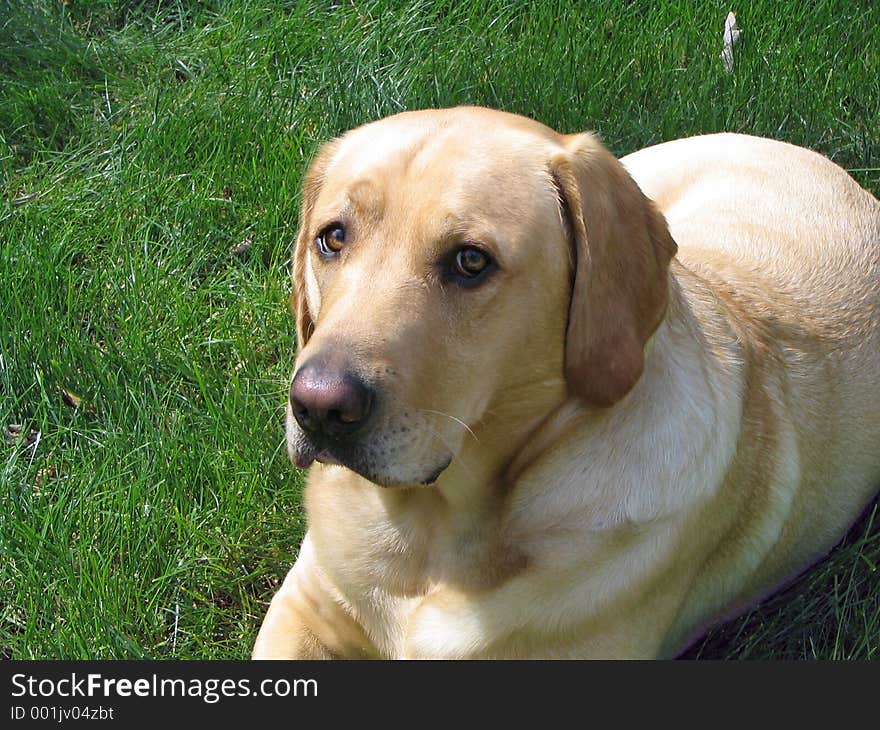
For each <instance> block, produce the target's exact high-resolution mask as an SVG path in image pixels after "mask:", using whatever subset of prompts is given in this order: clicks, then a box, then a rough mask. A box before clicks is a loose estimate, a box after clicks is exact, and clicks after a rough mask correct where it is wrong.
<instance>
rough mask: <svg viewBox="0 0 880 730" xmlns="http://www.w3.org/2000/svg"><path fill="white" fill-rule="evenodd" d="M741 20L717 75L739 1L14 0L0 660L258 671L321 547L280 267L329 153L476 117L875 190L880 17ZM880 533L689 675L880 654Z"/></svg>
mask: <svg viewBox="0 0 880 730" xmlns="http://www.w3.org/2000/svg"><path fill="white" fill-rule="evenodd" d="M743 5H745V7H743V8H742V9H741V10H740V12H739V13H738V18H739V24H740V26H741V27H742V28H743V29H744V37H743V43H742V45H741V46H740V47H739V53H738V55H737V67H736V69H735V72H734V73H733V74H727V73H725V72H724V71H723V69H722V66H721V63H720V60H719V52H720V37H721V28H722V24H723V21H724V18H725V16H726V14H727V11H728V9H729V8H728V6H727V4H723V3H689V2H684V1H683V0H667V1H665V2H656V3H631V4H628V5H625V4H624V3H619V2H589V3H588V2H576V3H549V2H547V3H530V4H526V3H521V2H501V1H500V0H495V1H494V2H479V3H478V2H473V1H467V0H465V1H461V2H434V3H430V2H419V3H413V4H411V5H409V6H407V7H400V6H399V4H397V3H391V2H387V1H384V0H363V1H362V2H339V3H329V2H313V3H304V2H253V3H246V2H239V3H235V2H220V1H219V0H218V1H217V2H183V0H177V2H161V1H159V0H154V1H148V0H141V1H139V2H138V1H135V0H132V1H130V2H124V1H123V0H104V1H100V0H95V1H94V2H76V0H71V2H69V3H67V4H65V3H61V2H50V1H49V0H45V1H44V2H38V1H37V0H31V1H30V2H27V1H25V0H22V1H21V2H10V1H9V0H0V283H2V285H3V286H2V291H0V426H3V427H4V428H5V429H6V431H7V434H8V438H7V439H6V441H5V442H0V652H2V655H5V656H11V657H15V658H22V659H24V658H69V659H78V658H125V657H157V658H162V657H181V658H235V657H244V656H246V655H247V654H248V652H249V649H250V646H251V644H252V641H253V637H254V635H255V632H256V629H257V627H258V625H259V621H260V618H261V616H262V614H263V612H264V611H265V607H266V602H267V600H268V599H269V597H270V596H271V594H272V592H273V589H274V588H275V587H276V585H277V582H278V580H279V579H280V578H281V577H283V575H284V572H285V571H286V569H287V567H288V566H289V564H290V563H291V562H292V560H293V557H294V556H295V554H296V549H297V545H298V542H299V539H300V537H301V535H302V531H303V517H302V509H301V501H300V491H301V484H302V482H301V476H300V475H298V474H296V473H295V472H294V470H293V469H292V467H290V465H289V464H288V463H287V461H286V458H285V454H284V449H283V426H282V421H283V418H282V416H283V403H284V398H285V392H286V387H285V383H286V379H287V377H288V374H289V369H290V366H291V363H292V361H293V356H294V352H295V338H294V329H293V323H292V320H291V318H290V316H289V314H288V312H287V297H288V293H289V283H288V258H289V253H290V246H291V242H292V239H293V236H294V233H295V230H296V225H297V217H298V196H299V192H298V191H299V183H300V180H301V177H302V174H303V171H304V168H305V166H306V164H307V162H308V160H309V158H310V156H311V155H312V154H313V152H314V150H315V149H316V147H317V146H318V145H319V144H320V143H321V142H322V141H323V140H325V139H326V138H327V137H329V136H331V135H333V134H336V133H339V132H341V131H343V130H345V129H347V128H349V127H352V126H354V125H357V124H360V123H362V122H366V121H369V120H373V119H376V118H377V117H380V116H383V115H386V114H389V113H393V112H395V111H398V110H401V109H408V108H418V107H425V106H448V105H453V104H459V103H472V104H483V105H487V106H494V107H499V108H503V109H507V110H510V111H514V112H518V113H522V114H528V115H532V116H534V117H536V118H538V119H540V120H542V121H544V122H546V123H548V124H550V125H552V126H554V127H556V128H558V129H561V130H564V131H577V130H583V129H595V130H598V131H599V132H600V133H601V135H602V136H603V138H604V139H605V141H606V143H607V144H608V146H609V147H610V148H611V149H612V150H613V151H614V152H616V153H618V154H623V153H625V152H628V151H631V150H634V149H637V148H639V147H642V146H644V145H647V144H650V143H654V142H659V141H662V140H667V139H672V138H675V137H680V136H685V135H689V134H695V133H701V132H712V131H720V130H734V131H742V132H749V133H754V134H762V135H767V136H772V137H776V138H778V139H784V140H787V141H790V142H794V143H798V144H803V145H807V146H810V147H813V148H815V149H818V150H820V151H821V152H823V153H825V154H826V155H828V156H830V157H831V158H832V159H834V160H835V161H837V162H838V163H840V164H841V165H843V166H844V167H846V168H848V169H850V170H851V171H852V172H853V175H854V176H855V177H856V178H857V179H858V180H859V182H861V183H862V184H863V185H865V186H867V187H868V188H870V189H872V190H873V191H874V192H875V194H877V193H878V191H880V35H878V33H877V28H880V4H877V3H874V2H870V1H865V2H821V0H820V1H817V2H811V3H805V2H802V1H786V2H771V1H770V0H766V1H764V2H761V1H755V2H751V3H744V4H743ZM734 9H736V8H734ZM13 425H20V426H21V433H19V435H18V436H16V435H15V434H14V433H13V432H14V431H15V429H14V428H11V427H12V426H13ZM31 433H32V436H31V438H30V439H27V438H26V437H27V436H28V434H31ZM878 522H880V515H877V514H876V513H871V512H870V511H869V513H868V514H867V515H866V517H865V518H864V519H863V520H862V521H861V522H860V523H859V525H858V526H857V527H856V528H854V530H853V531H852V533H851V535H850V537H849V538H848V541H847V543H846V544H845V546H844V547H842V548H841V549H839V550H837V551H836V552H835V553H834V554H833V555H832V557H831V558H830V560H828V561H826V562H824V563H823V564H821V565H820V566H817V567H816V568H814V569H813V570H812V571H810V572H809V573H808V574H807V575H806V576H805V577H804V578H803V579H801V580H799V581H798V582H797V583H796V584H795V585H794V586H793V587H792V588H790V589H789V590H788V591H786V592H785V593H783V594H781V595H779V596H776V597H774V598H772V599H770V600H769V601H767V602H766V603H765V605H764V606H762V607H760V608H759V609H757V610H756V611H753V612H752V613H751V614H749V615H748V616H746V617H744V618H741V619H739V620H736V621H734V622H732V623H731V624H728V625H727V626H725V627H723V628H721V629H718V630H716V631H715V632H713V633H712V634H711V635H710V636H709V637H708V638H706V639H705V640H704V641H701V642H700V643H698V644H697V645H696V646H695V647H694V648H693V649H692V650H691V652H690V654H689V655H690V656H697V655H699V656H704V657H779V658H782V657H785V658H801V657H823V658H831V657H834V658H870V657H877V656H878V655H880V574H878V572H877V568H876V566H877V564H878V563H880V527H878Z"/></svg>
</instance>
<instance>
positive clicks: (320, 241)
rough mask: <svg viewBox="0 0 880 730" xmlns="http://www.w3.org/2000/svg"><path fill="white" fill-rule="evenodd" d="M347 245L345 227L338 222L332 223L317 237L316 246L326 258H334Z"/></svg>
mask: <svg viewBox="0 0 880 730" xmlns="http://www.w3.org/2000/svg"><path fill="white" fill-rule="evenodd" d="M344 245H345V229H344V228H343V227H342V226H341V225H339V224H338V223H332V224H331V225H329V226H327V227H326V228H325V229H324V230H322V231H321V232H320V233H319V234H318V235H317V237H316V238H315V248H317V249H318V253H319V254H321V256H323V257H324V258H327V259H329V258H332V257H333V256H335V255H336V254H338V253H339V252H340V251H341V250H342V247H343V246H344Z"/></svg>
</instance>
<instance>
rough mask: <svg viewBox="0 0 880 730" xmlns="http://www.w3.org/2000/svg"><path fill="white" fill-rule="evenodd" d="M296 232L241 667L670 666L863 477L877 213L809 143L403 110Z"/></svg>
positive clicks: (874, 344) (792, 569)
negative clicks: (256, 607)
mask: <svg viewBox="0 0 880 730" xmlns="http://www.w3.org/2000/svg"><path fill="white" fill-rule="evenodd" d="M301 225H302V228H301V231H300V234H299V238H298V240H297V244H296V252H295V257H294V258H295V261H294V267H293V283H294V293H293V302H292V303H293V307H294V309H295V312H296V318H297V327H298V334H299V342H300V350H299V355H298V357H297V360H296V366H295V368H294V373H293V378H292V381H291V386H290V402H289V405H288V418H287V442H288V448H289V453H290V457H291V459H292V460H293V461H294V462H295V463H296V464H297V465H298V466H300V467H306V466H309V465H312V463H313V462H317V463H315V464H314V466H312V468H311V471H310V474H309V479H308V486H307V489H306V495H305V504H306V510H307V516H308V532H307V534H306V537H305V539H304V541H303V543H302V547H301V549H300V552H299V556H298V558H297V561H296V564H295V565H294V566H293V569H292V570H291V571H290V573H289V574H288V576H287V579H286V580H285V581H284V584H283V586H282V587H281V589H280V590H279V591H278V593H277V595H276V596H275V597H274V599H273V600H272V603H271V605H270V607H269V611H268V614H267V616H266V618H265V621H264V623H263V625H262V628H261V630H260V633H259V636H258V638H257V641H256V645H255V647H254V656H255V657H260V658H277V657H296V658H317V657H328V658H330V657H353V658H363V657H388V658H391V657H434V658H493V657H513V658H517V657H566V658H569V657H657V656H661V657H662V656H672V655H675V654H676V652H678V651H680V650H681V649H682V648H683V647H685V646H686V645H687V643H688V642H689V641H691V640H693V639H694V638H695V637H696V635H698V634H699V633H700V632H701V631H703V630H704V629H705V628H706V626H708V625H709V624H711V623H712V622H714V621H717V620H719V619H720V618H722V617H725V616H730V615H733V614H735V613H736V612H738V611H741V610H742V609H743V607H745V606H747V605H748V604H750V603H753V602H754V601H756V600H757V599H759V598H760V597H761V596H763V595H766V594H767V593H768V592H770V591H772V590H774V589H776V588H777V587H778V586H780V584H782V583H783V582H785V581H786V580H787V579H790V578H791V577H793V576H794V575H796V574H797V573H798V572H799V571H801V570H803V569H804V568H805V567H807V566H809V565H810V563H811V562H813V561H815V560H816V559H817V558H819V557H820V556H821V555H822V554H823V553H825V552H827V551H828V550H829V548H831V547H832V546H833V545H834V543H835V541H837V540H838V539H840V537H841V536H842V535H843V534H844V532H845V530H846V529H847V527H848V526H849V525H850V524H851V523H852V522H853V520H854V519H855V518H856V517H857V516H858V514H859V512H860V510H862V509H863V508H864V506H865V505H866V503H867V502H868V501H869V500H870V498H871V495H872V494H873V493H874V492H875V491H876V489H877V487H878V486H880V204H878V201H877V200H876V199H875V198H874V197H873V196H871V195H870V194H869V193H867V192H866V191H864V190H863V189H861V188H860V187H859V186H858V185H857V184H856V183H855V182H853V180H852V179H851V178H850V177H849V176H848V175H847V174H846V173H845V172H844V171H843V170H842V169H840V168H839V167H837V166H836V165H834V164H832V163H831V162H829V161H828V160H827V159H825V158H823V157H821V156H820V155H818V154H816V153H814V152H810V151H807V150H804V149H800V148H798V147H793V146H791V145H788V144H783V143H780V142H774V141H771V140H767V139H758V138H753V137H747V136H741V135H735V134H719V135H709V136H702V137H694V138H690V139H684V140H679V141H676V142H669V143H666V144H661V145H658V146H655V147H651V148H648V149H645V150H642V151H640V152H637V153H635V154H633V155H630V156H628V157H625V158H623V159H622V160H620V161H618V160H617V159H615V158H614V157H613V156H612V155H611V154H610V153H609V152H608V151H607V150H606V149H605V148H604V147H603V146H602V145H601V144H600V143H599V141H598V140H597V139H596V137H594V136H593V135H591V134H575V135H562V134H558V133H556V132H555V131H553V130H551V129H549V128H547V127H545V126H543V125H541V124H539V123H537V122H534V121H532V120H530V119H526V118H523V117H519V116H515V115H512V114H507V113H503V112H497V111H491V110H487V109H478V108H456V109H447V110H431V111H416V112H407V113H403V114H399V115H396V116H393V117H390V118H388V119H385V120H382V121H379V122H376V123H373V124H368V125H366V126H364V127H360V128H358V129H355V130H354V131H352V132H349V133H348V134H345V135H344V136H342V137H341V138H339V139H336V140H333V141H331V142H330V143H328V144H327V145H325V146H324V148H323V149H322V150H321V152H320V154H319V155H318V156H317V159H316V160H315V162H314V164H313V165H312V168H311V170H310V172H309V174H308V177H307V178H306V181H305V187H304V192H303V213H302V220H301Z"/></svg>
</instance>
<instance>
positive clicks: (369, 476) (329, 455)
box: [287, 438, 452, 488]
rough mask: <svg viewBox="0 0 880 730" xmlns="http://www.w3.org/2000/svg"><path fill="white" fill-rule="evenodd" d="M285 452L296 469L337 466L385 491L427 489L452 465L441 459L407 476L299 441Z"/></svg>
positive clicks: (403, 471)
mask: <svg viewBox="0 0 880 730" xmlns="http://www.w3.org/2000/svg"><path fill="white" fill-rule="evenodd" d="M287 452H288V456H289V457H290V461H291V462H293V464H295V465H296V466H297V467H299V468H300V469H307V468H309V467H310V466H311V465H312V464H313V463H314V462H316V461H317V462H318V463H319V464H325V465H327V466H341V467H344V468H346V469H349V470H351V471H353V472H354V473H355V474H358V475H360V476H361V477H363V478H364V479H366V480H367V481H370V482H372V483H373V484H376V485H377V486H380V487H385V488H401V487H430V486H432V485H433V484H435V483H436V482H437V480H438V479H439V478H440V475H441V474H442V473H443V472H444V471H445V470H446V467H448V466H449V464H450V463H451V462H452V456H451V455H444V456H442V457H441V460H440V461H439V463H435V464H433V465H432V466H431V467H429V468H424V469H419V470H418V471H417V472H416V473H407V472H409V470H407V469H401V468H400V467H392V468H390V469H383V468H381V467H380V468H377V467H376V466H375V465H373V464H370V463H369V462H368V461H366V460H364V459H362V458H359V457H358V455H356V454H352V455H343V454H339V453H335V452H334V451H333V450H331V449H327V448H324V449H319V448H318V447H317V446H315V445H314V444H311V443H309V442H308V440H307V439H303V438H298V439H293V440H291V441H289V442H288V445H287Z"/></svg>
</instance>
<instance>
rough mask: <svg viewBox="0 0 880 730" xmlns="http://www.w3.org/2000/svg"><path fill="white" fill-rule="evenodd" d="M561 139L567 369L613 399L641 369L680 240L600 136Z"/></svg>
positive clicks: (602, 400)
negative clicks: (569, 280) (569, 265)
mask: <svg viewBox="0 0 880 730" xmlns="http://www.w3.org/2000/svg"><path fill="white" fill-rule="evenodd" d="M562 140H563V144H564V147H565V151H564V152H561V153H560V154H558V155H557V156H556V157H555V158H554V159H553V160H552V161H551V171H552V174H553V177H554V179H555V181H556V185H557V186H558V188H559V193H560V197H561V202H562V204H563V208H564V214H565V216H564V217H565V218H566V221H567V223H568V226H569V229H570V234H571V237H572V239H573V245H574V256H575V273H574V285H573V289H572V295H571V304H570V307H569V315H568V331H567V334H566V342H565V377H566V380H567V381H568V385H569V388H570V389H571V391H572V392H573V393H575V394H576V395H578V396H579V397H580V398H582V399H583V400H584V401H586V402H587V403H590V404H592V405H596V406H603V407H604V406H610V405H612V404H614V403H616V402H617V401H618V400H620V399H621V398H623V396H625V395H626V394H627V393H628V392H629V391H630V390H631V389H632V387H633V386H634V385H635V384H636V382H637V381H638V379H639V377H641V374H642V369H643V367H644V348H645V344H646V343H647V341H648V339H649V338H650V336H651V335H652V334H653V333H654V330H656V329H657V327H658V325H659V324H660V322H661V320H662V319H663V316H664V314H665V312H666V303H667V298H668V288H669V285H668V274H669V261H670V259H671V258H672V257H673V256H674V255H675V252H676V249H677V246H676V244H675V241H673V240H672V236H670V235H669V230H668V228H667V226H666V220H665V219H664V218H663V216H662V214H661V213H660V212H659V211H658V210H657V209H656V208H655V207H654V204H653V203H652V202H651V201H650V200H649V199H648V198H646V197H645V195H644V194H643V193H642V191H641V190H639V187H638V185H636V183H635V181H634V180H633V179H632V178H631V177H630V176H629V174H628V173H627V172H626V170H625V169H624V168H623V165H621V164H620V162H619V161H618V160H617V159H616V158H615V157H614V156H613V155H612V154H611V153H610V152H609V151H608V150H607V149H605V147H604V146H603V145H602V144H601V143H600V142H599V141H598V140H597V139H596V137H594V136H593V135H592V134H588V133H587V134H578V135H569V136H565V137H563V138H562Z"/></svg>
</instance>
